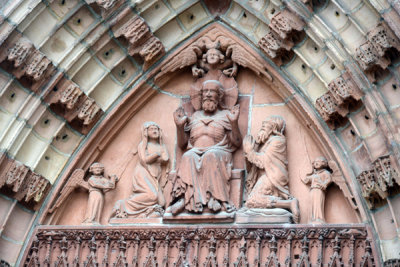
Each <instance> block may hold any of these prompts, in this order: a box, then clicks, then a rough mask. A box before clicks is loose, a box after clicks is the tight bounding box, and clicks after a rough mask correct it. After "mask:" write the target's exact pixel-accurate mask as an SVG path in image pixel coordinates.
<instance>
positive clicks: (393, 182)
mask: <svg viewBox="0 0 400 267" xmlns="http://www.w3.org/2000/svg"><path fill="white" fill-rule="evenodd" d="M372 166H373V168H372V169H370V170H365V171H363V172H362V173H360V174H359V175H358V176H357V180H358V182H359V183H360V184H361V191H362V195H363V197H364V198H365V199H366V200H367V204H368V206H369V208H371V209H372V208H374V207H375V205H376V204H378V203H379V202H380V200H383V199H386V198H387V197H388V196H390V194H391V189H393V188H395V187H398V186H400V176H399V174H398V171H397V170H396V169H395V168H394V167H393V166H392V163H391V157H390V155H387V156H382V157H379V158H378V159H376V160H375V161H374V162H373V163H372Z"/></svg>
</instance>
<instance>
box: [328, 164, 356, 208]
mask: <svg viewBox="0 0 400 267" xmlns="http://www.w3.org/2000/svg"><path fill="white" fill-rule="evenodd" d="M328 165H329V168H331V170H332V181H333V182H334V183H335V184H337V186H339V188H340V190H342V192H343V194H344V196H345V197H346V198H347V200H348V201H349V203H350V205H351V207H352V208H353V209H357V205H356V204H355V199H354V196H353V194H352V193H351V191H350V188H349V186H348V185H347V183H346V180H345V179H344V177H343V175H342V173H341V171H340V169H339V166H338V165H337V163H336V162H335V161H333V160H330V161H328Z"/></svg>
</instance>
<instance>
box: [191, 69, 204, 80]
mask: <svg viewBox="0 0 400 267" xmlns="http://www.w3.org/2000/svg"><path fill="white" fill-rule="evenodd" d="M192 74H193V77H195V78H200V77H203V75H204V70H203V69H200V68H197V67H193V68H192Z"/></svg>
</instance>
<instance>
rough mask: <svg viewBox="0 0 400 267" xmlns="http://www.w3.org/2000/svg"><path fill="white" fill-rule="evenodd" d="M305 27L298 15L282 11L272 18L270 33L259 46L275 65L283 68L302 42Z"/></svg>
mask: <svg viewBox="0 0 400 267" xmlns="http://www.w3.org/2000/svg"><path fill="white" fill-rule="evenodd" d="M304 25H305V24H304V22H303V21H302V20H301V19H300V17H298V16H297V15H296V14H294V13H292V12H290V11H288V10H283V11H280V12H278V13H276V14H275V15H274V16H273V17H272V18H271V22H270V24H269V25H268V26H269V27H270V32H268V33H267V34H266V35H265V36H264V37H262V38H261V39H260V41H259V42H258V45H259V47H260V49H261V50H262V51H263V52H264V53H265V54H266V55H267V56H268V57H270V58H271V59H272V60H273V61H274V62H275V64H277V65H278V66H281V65H282V64H284V63H286V62H288V61H289V60H290V59H291V58H292V57H293V55H294V53H293V52H292V51H291V49H292V48H293V46H294V45H295V44H296V43H298V42H299V41H300V40H301V38H302V36H303V28H304Z"/></svg>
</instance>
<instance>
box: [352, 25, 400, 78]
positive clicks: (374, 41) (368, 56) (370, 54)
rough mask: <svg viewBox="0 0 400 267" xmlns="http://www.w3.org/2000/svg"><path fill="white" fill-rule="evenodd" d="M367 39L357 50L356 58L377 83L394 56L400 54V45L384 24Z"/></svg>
mask: <svg viewBox="0 0 400 267" xmlns="http://www.w3.org/2000/svg"><path fill="white" fill-rule="evenodd" d="M367 38H368V40H367V41H366V42H365V43H363V44H362V45H361V46H360V47H358V48H357V49H356V53H355V57H356V59H357V61H358V63H359V64H360V66H361V68H362V69H363V71H364V72H365V74H366V75H367V77H368V78H369V79H370V80H371V81H372V82H375V81H376V80H379V79H380V78H381V76H382V72H384V71H385V70H386V69H387V67H388V66H389V65H390V64H391V62H392V58H393V56H394V55H396V53H398V52H400V44H399V40H398V39H397V37H396V36H395V35H394V33H393V32H392V31H391V30H390V29H389V27H388V26H386V24H384V23H380V24H378V25H377V26H376V27H375V28H374V29H372V30H371V31H369V32H368V34H367Z"/></svg>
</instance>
